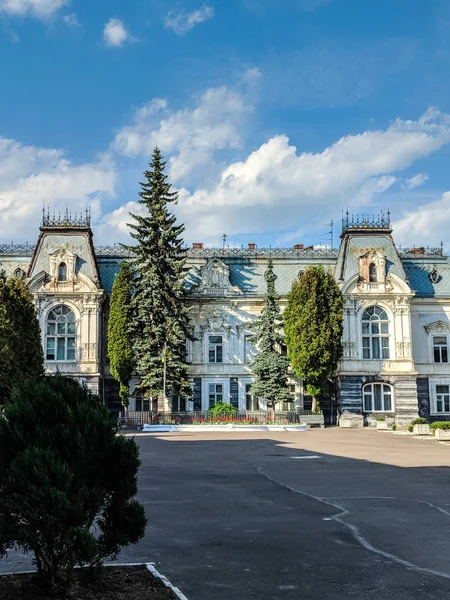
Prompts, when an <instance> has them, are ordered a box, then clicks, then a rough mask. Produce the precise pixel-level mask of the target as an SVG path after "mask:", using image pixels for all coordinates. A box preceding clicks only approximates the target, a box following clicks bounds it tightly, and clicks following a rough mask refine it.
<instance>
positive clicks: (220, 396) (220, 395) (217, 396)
mask: <svg viewBox="0 0 450 600" xmlns="http://www.w3.org/2000/svg"><path fill="white" fill-rule="evenodd" d="M212 387H214V391H211V388H212ZM218 387H220V388H221V389H220V390H218V389H217V388H218ZM224 392H225V390H224V384H223V383H222V382H218V381H217V382H216V381H211V382H209V383H208V410H210V409H211V408H212V407H213V406H214V405H215V404H217V403H218V402H223V403H224V396H225V394H224ZM212 397H213V398H214V402H211V398H212Z"/></svg>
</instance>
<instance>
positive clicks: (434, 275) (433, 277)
mask: <svg viewBox="0 0 450 600" xmlns="http://www.w3.org/2000/svg"><path fill="white" fill-rule="evenodd" d="M428 278H429V280H430V281H431V283H438V282H439V281H440V280H441V279H442V277H441V276H440V275H439V273H438V270H437V269H436V267H433V269H432V270H431V271H430V272H429V273H428Z"/></svg>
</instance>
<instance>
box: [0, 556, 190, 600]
mask: <svg viewBox="0 0 450 600" xmlns="http://www.w3.org/2000/svg"><path fill="white" fill-rule="evenodd" d="M103 566H104V567H147V569H148V570H149V572H150V573H151V574H152V575H153V577H156V579H159V580H160V581H162V582H163V584H164V585H165V586H166V588H169V589H170V590H172V592H173V593H174V594H175V596H176V597H177V598H179V600H189V599H188V598H187V597H186V596H185V595H184V594H183V592H182V591H181V590H179V589H178V588H177V587H175V586H174V585H173V584H172V583H170V581H169V580H168V579H167V577H165V575H162V574H161V573H160V572H159V571H158V570H157V569H156V568H155V563H117V562H110V563H105V564H104V565H103ZM75 568H76V569H78V568H79V567H75ZM31 573H36V569H33V570H32V571H13V572H12V573H0V577H5V576H7V575H30V574H31Z"/></svg>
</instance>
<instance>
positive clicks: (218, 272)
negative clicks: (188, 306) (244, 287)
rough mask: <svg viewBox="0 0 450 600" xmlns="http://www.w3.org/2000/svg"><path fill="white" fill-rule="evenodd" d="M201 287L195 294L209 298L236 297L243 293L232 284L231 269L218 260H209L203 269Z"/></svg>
mask: <svg viewBox="0 0 450 600" xmlns="http://www.w3.org/2000/svg"><path fill="white" fill-rule="evenodd" d="M200 277H201V280H200V283H199V285H198V286H197V287H196V288H194V289H193V293H194V294H202V295H207V296H235V295H238V294H242V291H241V290H240V289H239V288H238V287H237V286H234V285H232V284H231V282H230V267H229V266H228V265H226V264H225V263H224V262H223V261H221V260H220V259H218V258H213V259H212V260H209V261H208V262H207V263H206V265H205V266H204V267H203V268H202V269H201V275H200Z"/></svg>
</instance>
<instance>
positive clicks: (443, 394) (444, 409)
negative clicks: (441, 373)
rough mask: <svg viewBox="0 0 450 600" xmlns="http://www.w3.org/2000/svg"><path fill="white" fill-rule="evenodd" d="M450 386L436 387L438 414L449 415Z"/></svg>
mask: <svg viewBox="0 0 450 600" xmlns="http://www.w3.org/2000/svg"><path fill="white" fill-rule="evenodd" d="M449 388H450V386H448V385H437V386H436V412H438V413H448V412H450V389H449Z"/></svg>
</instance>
